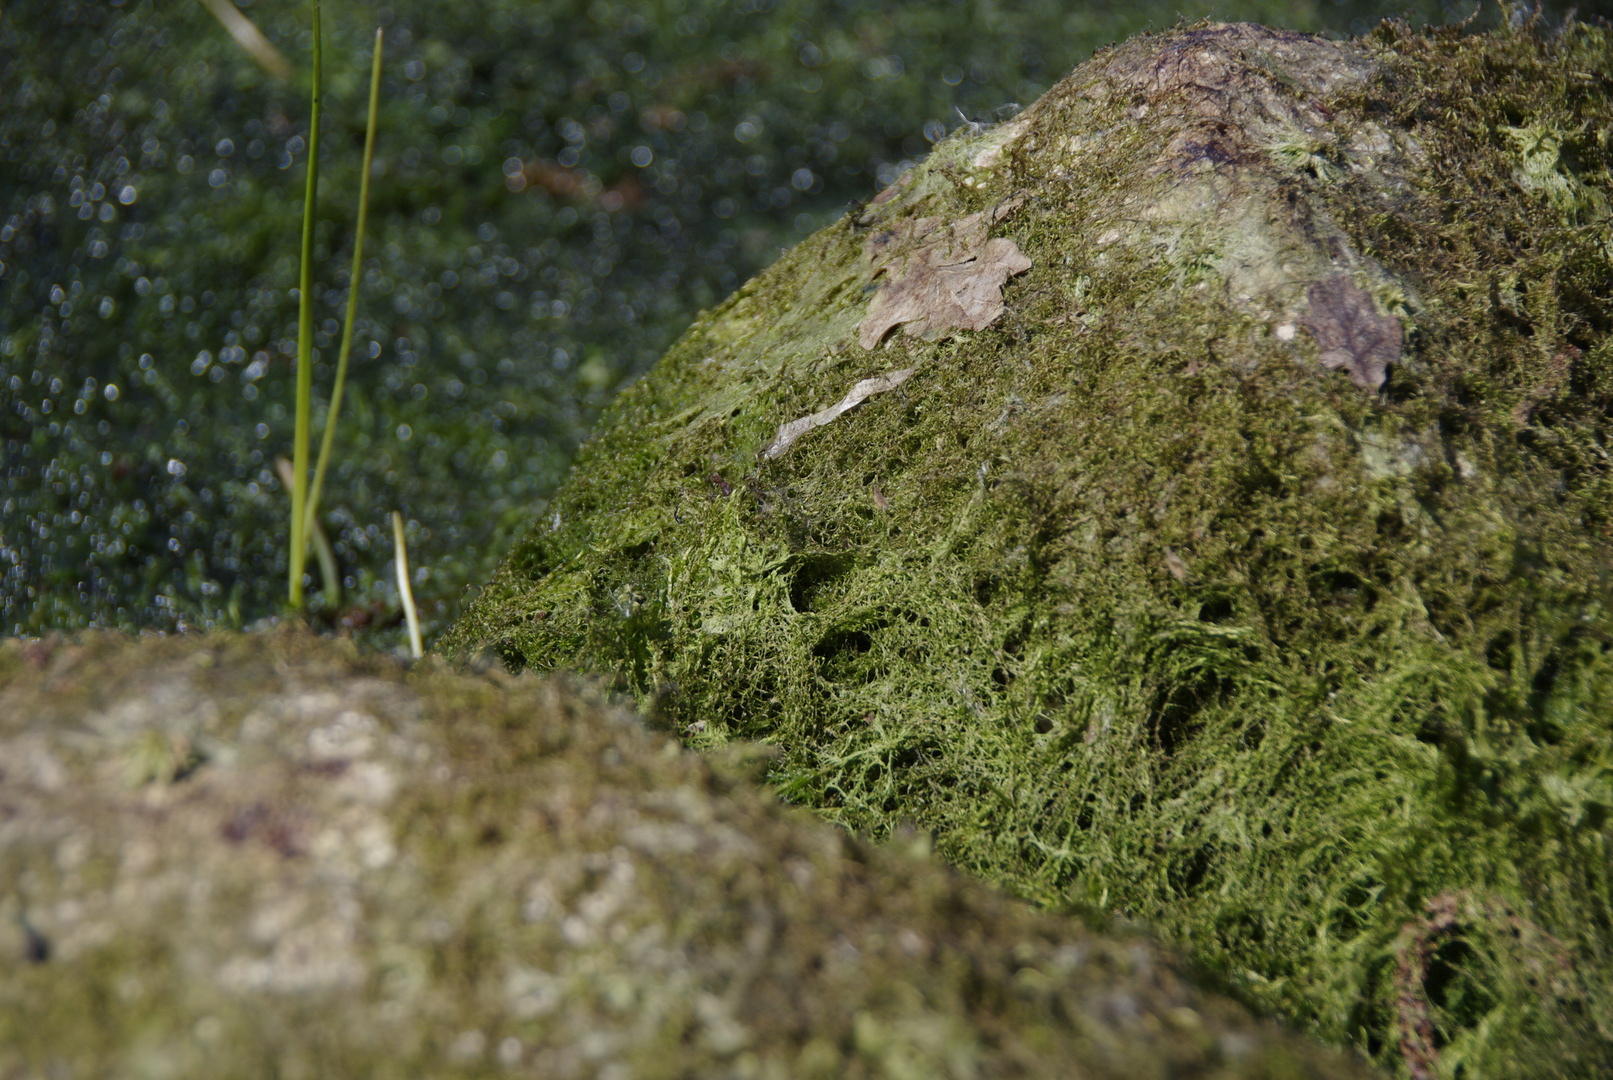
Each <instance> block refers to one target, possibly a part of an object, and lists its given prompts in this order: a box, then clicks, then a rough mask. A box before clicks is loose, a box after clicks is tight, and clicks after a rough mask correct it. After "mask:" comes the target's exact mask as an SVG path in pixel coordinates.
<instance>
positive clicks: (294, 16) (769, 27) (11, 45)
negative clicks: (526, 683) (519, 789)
mask: <svg viewBox="0 0 1613 1080" xmlns="http://www.w3.org/2000/svg"><path fill="white" fill-rule="evenodd" d="M238 2H239V10H240V12H241V13H242V14H244V15H245V16H246V18H247V19H249V20H251V21H252V22H253V23H254V24H255V25H256V26H257V27H258V28H259V30H261V32H262V34H263V35H264V36H265V37H266V38H267V40H268V42H269V43H270V44H271V45H272V46H273V47H274V48H275V49H276V50H278V52H279V54H280V55H281V56H282V57H283V58H284V60H285V61H287V62H289V64H290V65H291V66H292V68H293V69H294V70H293V72H292V74H291V76H290V77H289V78H282V77H277V76H276V75H274V74H272V73H271V72H270V70H269V69H268V68H267V67H266V66H265V63H264V62H263V61H260V60H259V59H254V56H253V55H252V54H251V53H250V52H249V51H248V50H247V49H245V48H243V47H242V45H240V44H238V43H237V41H236V40H235V39H234V38H232V36H231V34H230V33H228V32H226V30H225V28H224V26H223V24H222V23H221V22H220V20H219V19H218V18H216V17H215V15H214V14H213V13H212V12H211V11H210V8H209V6H206V5H204V4H203V3H201V2H198V0H173V2H170V3H164V4H156V3H154V2H153V0H95V2H79V0H65V2H64V0H13V2H11V3H7V4H6V5H5V6H4V9H3V10H0V103H3V107H0V440H3V472H4V478H5V479H4V489H3V491H0V634H15V633H24V634H38V633H41V632H44V631H46V630H48V629H52V628H63V629H66V628H76V627H83V626H86V625H101V626H117V627H123V628H129V629H132V628H137V627H148V628H155V629H166V630H171V629H175V628H177V627H181V626H193V627H206V626H214V625H227V626H239V625H243V624H247V623H251V622H252V621H254V620H256V619H259V618H261V617H263V616H266V615H271V614H275V613H278V612H279V611H280V610H281V606H282V603H283V597H284V595H285V590H286V587H285V573H286V544H285V539H284V537H285V531H286V522H287V519H288V518H289V499H288V497H287V495H286V493H285V492H284V491H283V490H282V488H281V485H280V482H279V480H278V478H277V476H276V472H275V468H274V459H275V458H276V457H277V456H279V455H286V456H289V454H290V439H291V430H292V419H291V412H292V396H293V374H292V372H293V365H292V362H291V357H292V356H293V355H294V353H295V341H296V308H297V302H296V292H295V284H296V276H297V252H298V240H299V227H300V226H299V222H300V215H301V208H302V201H301V200H302V184H303V175H304V169H305V167H306V139H307V135H308V132H307V121H308V102H307V89H308V82H307V79H308V67H309V58H310V47H311V42H312V36H311V33H310V29H309V27H310V12H311V7H310V5H309V4H307V3H290V2H279V0H238ZM1564 7H1566V5H1562V6H1557V7H1550V8H1544V9H1542V11H1541V13H1540V18H1542V19H1543V20H1544V22H1545V23H1546V24H1547V25H1551V24H1555V23H1556V22H1558V21H1560V19H1561V18H1562V17H1563V16H1564V14H1565V13H1564V11H1563V8H1564ZM1474 11H1475V8H1474V5H1473V4H1472V3H1442V2H1440V0H1432V2H1428V0H1425V2H1420V3H1414V4H1409V5H1408V4H1404V3H1381V2H1373V0H1360V2H1356V0H1345V2H1335V0H1299V2H1293V3H1271V2H1263V0H1252V2H1245V3H1181V2H1177V0H1171V2H1154V0H1127V2H1124V3H1108V2H1103V0H1096V2H1084V3H1083V2H1058V0H1020V2H1017V3H1014V4H1002V3H987V2H976V0H929V2H913V0H905V2H904V0H896V2H865V0H835V2H816V3H814V2H806V0H737V2H710V0H659V2H653V3H619V2H613V0H591V2H587V3H582V2H577V0H563V2H555V3H547V4H533V3H521V2H515V0H509V2H499V0H461V2H456V3H430V2H426V0H417V2H411V0H399V2H396V3H391V4H380V3H375V2H372V0H355V2H343V0H329V2H327V3H325V5H324V19H325V30H326V49H325V110H326V115H325V124H324V125H323V126H322V129H321V130H322V135H321V139H322V146H321V159H320V160H321V170H322V180H321V184H322V187H321V197H320V209H319V216H318V224H317V234H316V235H317V240H318V250H317V252H316V257H317V258H318V259H319V260H320V261H319V264H318V266H317V268H316V271H315V281H316V282H317V283H318V295H317V308H316V311H317V315H316V325H317V327H318V329H319V333H318V335H317V341H316V345H317V361H318V362H317V364H316V367H315V387H316V391H315V393H316V404H315V433H316V437H317V433H318V432H319V430H320V429H321V424H322V417H323V410H324V402H325V401H326V399H327V397H328V394H329V390H330V385H331V381H332V374H333V372H332V368H333V367H334V364H335V354H336V342H337V340H338V339H339V332H340V320H341V318H342V315H343V311H344V310H345V303H346V291H347V289H348V288H349V286H350V282H349V281H348V280H347V278H348V266H349V262H350V259H351V254H352V246H351V245H352V242H353V223H354V219H355V217H356V203H357V192H358V179H359V170H360V169H361V167H362V163H361V151H362V144H363V130H364V109H365V104H366V102H365V95H366V93H367V80H368V63H369V49H370V44H371V37H372V35H373V33H374V29H375V27H377V26H381V27H384V28H385V31H386V61H385V64H386V66H385V74H384V76H383V94H384V97H383V103H382V108H381V126H380V135H379V146H378V151H377V159H376V162H375V166H374V168H373V170H372V176H373V188H372V203H371V216H370V227H369V232H368V236H367V239H366V245H365V258H364V271H363V275H362V278H363V280H362V281H361V282H360V307H359V311H360V315H359V322H358V325H357V333H356V343H355V347H354V355H353V367H352V372H351V375H350V379H349V383H348V389H347V398H346V402H345V404H344V406H343V415H342V417H341V421H340V426H339V429H338V430H339V435H338V438H337V443H336V457H335V461H334V463H333V466H332V471H331V475H330V477H329V479H328V480H327V482H326V488H325V496H324V500H323V506H322V518H323V521H324V524H325V529H326V530H327V532H328V533H329V535H330V537H331V540H332V541H333V543H334V547H335V551H336V555H337V559H338V563H339V566H340V575H341V577H342V578H343V579H344V580H343V581H342V588H341V589H340V595H339V596H337V595H333V594H332V593H333V592H334V590H333V591H326V590H324V589H323V587H322V585H321V581H320V576H319V574H318V573H317V571H316V569H315V564H313V563H312V561H311V562H310V574H311V578H310V581H311V585H312V587H313V590H314V591H313V593H312V605H313V607H314V609H315V612H316V616H317V618H318V619H319V620H320V621H322V622H324V623H325V624H327V625H330V626H334V627H339V628H345V629H349V630H352V631H353V632H355V633H357V634H359V635H361V636H364V637H366V638H369V639H370V640H372V641H375V642H377V643H379V644H383V645H386V644H391V643H393V642H395V641H396V640H397V635H398V634H400V633H401V631H400V630H399V629H398V628H397V622H398V618H399V616H398V608H397V594H396V589H395V587H394V586H393V584H392V582H391V575H392V566H391V557H392V548H391V533H390V527H389V526H388V515H389V514H390V512H391V511H392V510H393V509H395V508H396V509H400V510H402V511H403V513H404V516H405V517H406V518H407V519H408V536H409V541H410V561H411V564H412V566H413V567H414V591H415V595H416V597H417V599H418V600H419V601H420V603H421V605H422V609H423V617H424V620H425V626H426V629H427V633H428V636H429V635H430V634H431V633H433V632H436V631H440V630H441V629H443V628H445V627H446V626H447V624H448V622H450V621H451V620H452V618H453V617H454V615H455V613H456V612H457V610H458V605H459V601H460V598H461V596H462V595H463V594H464V592H465V590H466V588H467V587H468V586H470V585H472V584H474V583H476V582H479V581H481V580H484V579H485V577H486V576H487V575H488V574H489V573H490V572H491V569H492V568H493V566H494V565H495V564H496V563H497V561H498V558H499V556H500V554H501V553H502V552H503V551H504V549H505V548H506V547H507V546H508V544H509V542H510V541H511V539H512V538H513V536H514V535H515V533H516V532H517V531H518V530H519V529H521V528H522V527H523V526H524V525H525V524H526V523H527V522H528V521H530V520H531V519H532V518H533V517H534V516H536V515H537V514H539V513H541V512H542V509H543V506H544V502H545V499H546V497H547V496H548V494H549V493H550V492H551V491H553V489H554V488H555V486H556V485H557V484H558V483H559V481H560V480H561V478H562V476H563V474H564V470H565V467H566V464H567V462H568V461H569V459H570V456H571V454H572V452H573V450H574V449H575V447H576V446H577V444H578V442H579V440H581V439H582V438H583V437H584V436H585V434H586V432H587V430H588V426H589V424H590V422H591V421H592V419H593V418H594V417H595V416H596V415H597V413H598V410H599V408H600V407H601V406H602V405H603V404H604V403H605V402H606V401H608V400H609V398H610V396H611V395H612V393H613V392H614V391H615V390H616V389H617V388H618V387H620V386H621V385H622V384H623V382H624V381H626V380H630V379H632V378H633V377H634V376H636V375H638V374H639V373H641V372H642V371H644V370H645V369H646V368H647V367H648V366H649V365H650V364H651V363H653V362H654V360H655V358H656V356H657V355H659V353H660V352H661V350H662V349H664V348H665V347H666V346H667V345H668V344H669V343H670V341H671V340H672V339H673V338H674V337H675V336H676V335H677V334H678V333H679V332H680V331H681V330H682V329H683V327H684V326H685V325H686V324H687V323H688V321H689V320H690V318H691V317H692V316H693V315H694V314H695V313H696V312H697V311H699V310H700V309H702V308H706V307H710V306H712V305H713V304H716V303H717V302H719V301H720V300H722V298H723V297H725V296H726V295H727V294H728V293H729V292H731V291H732V290H733V289H734V288H735V287H736V286H737V285H738V284H739V283H740V282H741V281H743V280H744V279H745V278H747V277H748V276H750V275H751V274H753V273H755V272H756V271H757V270H758V269H760V268H762V267H764V266H766V265H767V264H768V263H769V262H771V261H772V260H773V259H774V258H775V257H776V256H777V254H778V252H779V251H780V250H781V249H782V248H784V247H787V246H789V245H790V244H793V243H794V242H796V241H797V240H799V239H800V238H801V237H803V236H805V235H806V234H807V233H809V232H811V231H813V230H815V229H817V228H819V227H820V226H822V225H824V224H826V223H828V222H829V221H831V220H833V219H835V218H836V217H838V216H839V215H840V214H841V213H843V212H844V211H845V208H846V206H847V204H848V202H849V201H850V200H853V199H861V198H867V197H868V196H870V195H872V194H873V193H874V192H876V191H877V190H878V189H880V188H881V187H883V186H884V185H886V184H888V183H889V182H890V181H891V180H892V179H893V178H894V177H895V176H897V175H899V174H900V172H901V171H902V170H903V169H905V168H907V167H909V165H910V164H911V163H912V162H914V161H915V160H917V159H919V158H920V157H922V156H923V155H924V153H925V152H926V150H927V149H928V148H929V146H930V145H931V144H932V143H933V142H935V141H936V140H937V139H939V138H941V137H943V136H944V135H945V134H946V133H947V132H948V131H950V130H952V129H953V128H955V127H957V126H958V125H959V124H960V123H962V122H963V121H964V120H965V119H968V120H971V121H975V120H979V121H987V122H990V121H994V120H1000V119H1003V118H1005V117H1007V116H1009V115H1012V113H1013V112H1014V111H1015V110H1016V109H1017V108H1018V107H1019V106H1021V105H1024V104H1028V103H1029V102H1031V101H1032V100H1034V99H1035V98H1036V97H1037V96H1038V95H1040V94H1041V93H1042V92H1043V91H1044V90H1046V89H1047V88H1048V87H1049V86H1051V85H1052V84H1053V83H1054V82H1056V81H1057V80H1058V79H1059V78H1061V77H1062V76H1063V75H1064V74H1065V73H1066V72H1067V71H1069V69H1070V68H1072V67H1073V66H1075V65H1076V64H1078V63H1080V62H1081V61H1082V60H1085V59H1086V58H1087V57H1089V56H1090V55H1091V54H1092V52H1093V51H1094V50H1095V49H1097V48H1100V47H1102V46H1104V45H1107V44H1110V43H1112V42H1116V41H1118V40H1121V39H1123V38H1125V37H1128V36H1130V35H1132V34H1135V33H1138V32H1140V31H1143V30H1147V29H1154V30H1160V29H1165V28H1168V27H1170V26H1172V25H1173V24H1175V23H1176V21H1177V20H1178V18H1183V19H1188V20H1193V19H1197V18H1200V17H1204V16H1210V17H1214V18H1220V19H1227V20H1253V21H1258V22H1264V23H1267V24H1270V25H1275V26H1283V27H1287V28H1291V29H1298V30H1307V31H1315V32H1319V33H1323V34H1328V35H1334V36H1343V35H1350V34H1361V33H1365V32H1366V31H1368V30H1370V29H1371V28H1372V26H1374V25H1375V24H1376V23H1377V21H1378V20H1379V19H1380V18H1383V17H1401V18H1405V19H1407V20H1408V21H1410V22H1411V23H1412V24H1414V25H1421V24H1430V23H1432V24H1440V23H1447V22H1454V21H1460V20H1462V19H1465V18H1468V17H1469V16H1473V15H1474ZM1578 12H1579V17H1581V18H1593V17H1596V16H1597V15H1598V14H1600V13H1601V12H1600V11H1598V10H1597V7H1595V6H1591V5H1580V7H1579V9H1578ZM1522 15H1523V12H1522V9H1516V10H1508V9H1504V8H1501V7H1497V6H1494V5H1491V6H1488V7H1485V8H1482V9H1480V10H1478V13H1477V15H1476V16H1474V18H1473V22H1472V24H1471V28H1472V29H1473V30H1475V31H1477V30H1481V29H1486V28H1490V27H1493V26H1496V25H1498V24H1499V23H1501V22H1503V21H1506V20H1508V19H1516V18H1520V17H1522ZM269 66H270V67H272V61H270V62H269Z"/></svg>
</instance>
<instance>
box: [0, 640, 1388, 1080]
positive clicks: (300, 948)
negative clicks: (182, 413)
mask: <svg viewBox="0 0 1613 1080" xmlns="http://www.w3.org/2000/svg"><path fill="white" fill-rule="evenodd" d="M753 765H754V761H753V760H751V761H748V760H747V758H746V756H745V755H743V754H735V753H732V752H730V753H729V754H728V755H727V756H726V757H719V758H716V759H707V758H704V757H702V756H700V755H697V754H693V753H690V752H687V751H685V750H683V749H681V748H680V747H679V746H678V745H677V743H676V742H675V741H673V740H671V739H670V738H667V737H666V736H664V735H659V734H656V733H654V732H652V731H650V730H648V729H646V728H645V727H644V725H643V724H642V723H641V722H640V721H639V719H638V718H637V717H635V716H633V715H632V714H630V713H627V712H625V711H623V710H621V709H619V708H613V707H611V706H610V705H608V704H607V703H606V702H604V701H603V700H601V699H600V698H599V696H598V695H597V694H594V693H591V692H589V691H588V690H586V689H584V688H579V687H576V686H572V685H569V684H566V683H562V682H556V681H540V680H538V679H536V678H534V677H531V676H524V677H521V678H507V677H503V676H501V675H495V676H494V677H493V678H491V679H481V678H476V677H469V676H464V675H455V674H452V673H450V672H448V671H446V670H445V669H444V667H443V666H442V665H440V664H435V663H427V664H424V665H417V666H416V667H415V668H414V669H412V670H408V671H405V670H404V669H403V668H401V667H400V666H399V665H397V664H395V663H393V662H391V661H388V660H384V659H381V658H378V657H374V656H365V655H363V654H360V653H358V652H356V651H355V650H354V649H353V648H352V647H351V645H350V644H345V643H334V642H331V641H328V640H320V639H317V638H314V637H312V636H310V635H307V634H303V633H295V632H291V633H278V634H275V635H272V636H269V635H266V636H244V635H231V636H208V637H200V636H185V637H177V638H168V639H145V640H139V641H130V640H127V639H122V638H118V637H115V636H111V635H106V636H101V637H90V638H85V639H84V640H82V641H80V642H76V643H67V642H62V641H58V640H47V641H33V642H29V643H20V642H17V641H11V642H7V643H4V644H0V1077H5V1078H7V1080H11V1078H23V1077H37V1076H56V1075H72V1076H85V1077H88V1076H141V1077H153V1078H155V1077H209V1078H212V1077H229V1078H234V1077H259V1076H261V1077H270V1076H273V1077H287V1078H289V1077H332V1076H370V1077H390V1076H398V1077H418V1076H481V1075H496V1076H541V1077H544V1078H548V1080H559V1078H566V1077H636V1078H649V1077H723V1076H732V1077H826V1078H827V1077H891V1078H898V1077H953V1078H967V1077H975V1076H980V1077H985V1076H1027V1077H1030V1076H1069V1077H1077V1076H1079V1077H1104V1078H1116V1080H1119V1078H1138V1080H1142V1078H1153V1077H1162V1076H1186V1077H1205V1078H1209V1077H1224V1078H1233V1077H1249V1078H1254V1077H1269V1078H1276V1077H1296V1078H1297V1077H1302V1076H1303V1077H1336V1078H1339V1080H1344V1078H1346V1077H1364V1076H1366V1075H1367V1071H1366V1069H1365V1067H1364V1065H1362V1064H1360V1063H1355V1062H1351V1061H1350V1060H1348V1059H1346V1058H1344V1057H1342V1056H1340V1055H1337V1054H1334V1053H1332V1052H1329V1051H1326V1050H1324V1049H1321V1048H1319V1047H1316V1046H1313V1045H1310V1044H1308V1043H1306V1042H1305V1041H1303V1040H1301V1039H1299V1038H1297V1037H1295V1036H1293V1035H1291V1034H1287V1033H1284V1032H1281V1031H1279V1030H1278V1029H1277V1028H1276V1027H1275V1026H1273V1025H1271V1024H1268V1023H1261V1022H1258V1021H1256V1020H1254V1019H1252V1018H1251V1017H1250V1016H1249V1014H1248V1013H1247V1012H1245V1011H1244V1010H1243V1009H1242V1008H1241V1007H1239V1006H1237V1005H1234V1004H1232V1003H1231V1002H1230V1001H1228V1000H1226V999H1225V998H1222V997H1218V996H1216V995H1214V994H1211V993H1205V992H1202V991H1201V990H1199V989H1196V988H1195V986H1194V984H1193V979H1192V977H1191V976H1190V975H1187V974H1185V973H1184V969H1183V968H1182V966H1181V965H1180V964H1179V963H1178V962H1177V961H1176V960H1174V959H1173V958H1172V957H1171V956H1170V955H1169V954H1168V953H1166V952H1164V951H1162V950H1161V949H1159V948H1158V947H1157V946H1156V945H1154V944H1152V943H1151V942H1149V941H1148V940H1146V939H1144V938H1142V937H1141V936H1139V935H1137V934H1136V933H1134V932H1128V931H1125V930H1117V931H1110V932H1100V931H1097V930H1094V929H1090V928H1089V927H1088V926H1086V925H1085V924H1083V923H1081V922H1079V921H1076V920H1071V919H1065V918H1058V917H1055V916H1052V915H1048V914H1045V913H1040V912H1037V911H1035V910H1034V909H1032V908H1031V907H1030V906H1029V905H1026V904H1024V903H1021V902H1019V901H1015V900H1010V899H1008V898H1006V897H1003V896H1001V895H1000V894H997V893H994V892H992V891H990V890H988V889H986V888H985V887H984V886H981V885H980V884H978V883H976V882H972V881H969V880H967V879H966V878H964V877H962V876H960V875H958V874H956V873H955V872H953V871H951V870H948V869H947V868H945V867H943V866H942V865H941V864H940V863H939V862H937V861H936V860H934V859H932V858H929V857H926V856H925V855H923V854H922V853H920V852H918V851H915V850H912V848H913V846H914V845H913V844H912V843H909V844H908V845H907V847H906V849H903V848H891V847H885V848H874V847H871V846H870V845H869V844H867V843H865V842H863V841H860V840H856V839H854V838H852V837H850V836H848V835H847V834H845V833H844V832H843V831H841V830H838V829H835V828H833V827H832V826H829V825H825V824H823V823H821V822H817V821H814V820H812V818H811V817H809V816H808V815H806V814H804V813H803V812H801V811H799V810H793V809H790V808H787V807H782V806H780V805H779V803H778V802H777V800H776V799H774V798H773V797H772V796H771V794H770V793H768V792H767V791H766V789H764V788H761V787H759V786H758V785H757V784H756V783H755V782H754V780H753V779H751V778H750V777H749V776H748V775H747V773H748V772H749V771H750V769H751V768H752V767H753Z"/></svg>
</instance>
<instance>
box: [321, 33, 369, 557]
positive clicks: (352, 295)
mask: <svg viewBox="0 0 1613 1080" xmlns="http://www.w3.org/2000/svg"><path fill="white" fill-rule="evenodd" d="M380 101H381V29H380V27H377V28H376V30H375V54H374V56H373V57H372V58H371V60H370V117H369V121H368V122H367V123H366V124H365V127H364V171H363V173H361V174H360V179H359V182H358V230H357V234H356V235H355V236H354V238H353V272H352V273H351V274H349V275H348V278H347V323H346V325H345V326H343V327H342V347H341V351H340V353H339V354H338V356H337V360H336V386H335V388H334V389H332V390H331V395H330V409H329V410H328V411H327V412H326V414H325V434H324V437H323V438H322V439H321V440H320V443H319V464H318V465H315V466H314V486H313V490H312V491H310V492H309V495H308V525H309V527H312V526H313V524H314V515H315V514H316V513H317V512H318V509H319V494H320V492H321V491H322V490H324V487H325V468H326V466H328V465H329V464H330V448H331V443H332V442H333V441H334V440H335V437H336V417H337V416H338V415H339V414H340V413H341V411H342V390H343V388H344V387H346V385H347V357H348V355H349V354H350V353H352V351H353V323H354V322H355V321H356V320H357V317H358V283H359V272H360V270H361V269H362V267H363V261H364V223H365V222H366V221H367V220H368V219H369V213H370V163H371V162H373V161H374V160H375V125H376V111H377V108H378V107H379V105H380Z"/></svg>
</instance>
